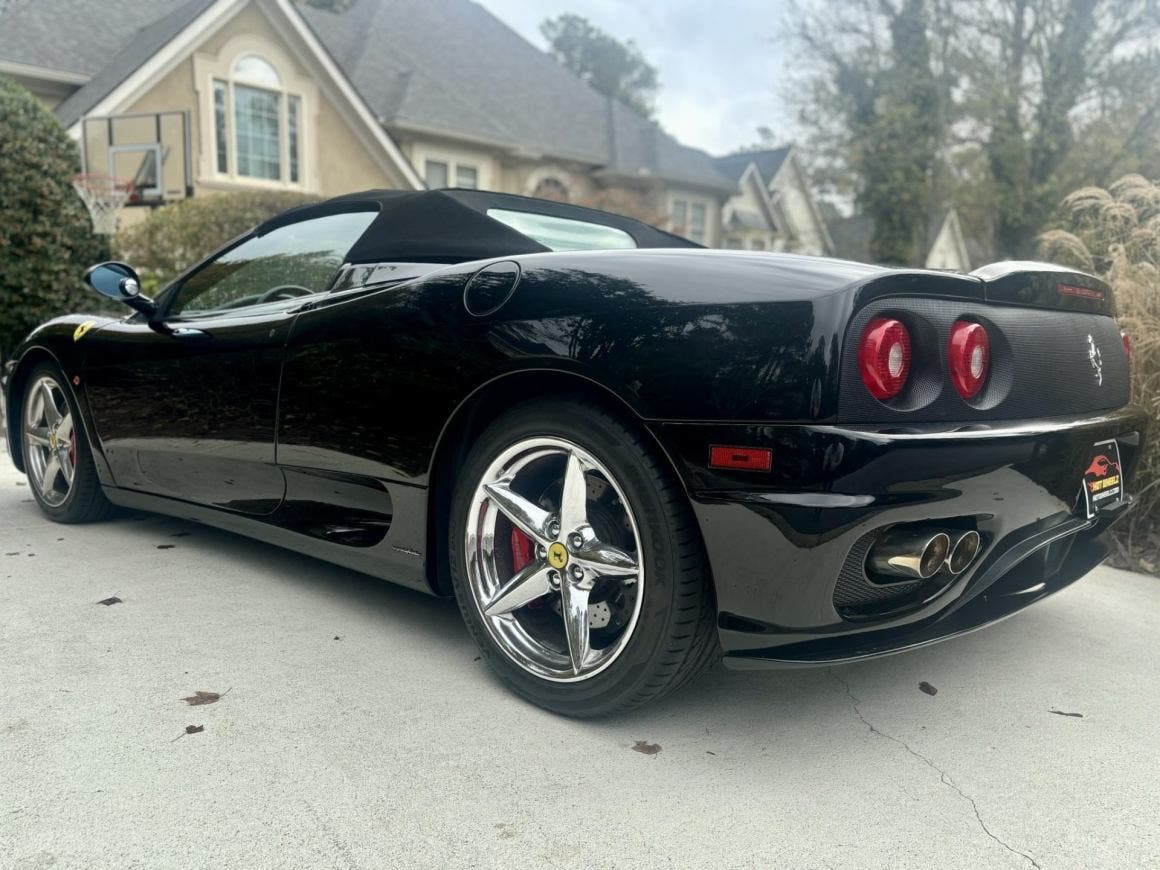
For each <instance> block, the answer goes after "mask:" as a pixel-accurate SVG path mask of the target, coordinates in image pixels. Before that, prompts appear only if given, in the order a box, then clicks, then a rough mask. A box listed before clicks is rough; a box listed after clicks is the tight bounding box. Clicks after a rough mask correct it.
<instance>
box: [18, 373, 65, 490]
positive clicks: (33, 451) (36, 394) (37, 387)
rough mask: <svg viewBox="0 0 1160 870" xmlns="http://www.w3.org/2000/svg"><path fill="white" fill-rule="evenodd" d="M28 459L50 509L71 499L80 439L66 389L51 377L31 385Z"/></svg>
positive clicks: (26, 440) (34, 481) (27, 396)
mask: <svg viewBox="0 0 1160 870" xmlns="http://www.w3.org/2000/svg"><path fill="white" fill-rule="evenodd" d="M24 456H25V463H26V468H27V471H28V479H29V482H30V483H31V485H32V486H33V487H34V488H35V489H36V493H37V495H38V496H39V498H40V499H41V501H43V502H44V503H45V504H46V505H48V506H49V507H59V506H60V505H62V504H63V503H64V501H65V499H67V498H68V494H69V491H70V490H71V489H72V485H73V477H74V475H75V472H76V462H77V439H76V431H75V429H74V421H73V415H72V411H71V409H70V408H69V404H68V400H67V399H66V398H65V394H64V390H63V388H62V387H61V385H60V384H59V383H57V381H56V380H55V379H54V378H53V377H52V376H50V375H41V376H40V377H38V378H36V380H35V381H33V382H32V384H31V385H30V386H29V389H28V392H27V393H26V394H25V401H24Z"/></svg>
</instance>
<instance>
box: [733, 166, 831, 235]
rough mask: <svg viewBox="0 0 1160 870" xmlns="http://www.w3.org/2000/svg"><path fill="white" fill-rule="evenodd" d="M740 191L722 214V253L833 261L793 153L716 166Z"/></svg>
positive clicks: (820, 219) (823, 226)
mask: <svg viewBox="0 0 1160 870" xmlns="http://www.w3.org/2000/svg"><path fill="white" fill-rule="evenodd" d="M714 164H715V165H716V166H717V169H718V170H719V171H720V172H721V173H722V174H724V175H726V176H728V177H729V178H730V179H732V180H733V182H734V184H736V185H737V187H736V190H735V192H734V194H733V196H731V197H730V198H729V199H728V200H727V201H726V203H725V206H724V209H723V210H722V216H721V225H722V234H721V235H722V239H721V244H722V247H726V248H744V249H746V250H753V251H794V252H797V253H802V254H818V255H823V256H832V255H833V254H834V244H833V241H832V240H831V239H830V233H829V230H828V228H827V226H826V221H825V220H824V218H823V216H822V212H821V210H820V208H819V207H818V202H817V200H816V199H815V198H814V195H813V193H812V192H811V190H810V187H809V181H808V179H807V177H806V174H805V171H804V170H803V168H802V165H801V161H800V160H799V158H798V156H797V153H796V152H795V150H794V149H793V148H792V147H785V148H773V149H766V150H761V151H744V152H738V153H736V154H728V155H726V156H724V157H718V158H717V159H716V160H714Z"/></svg>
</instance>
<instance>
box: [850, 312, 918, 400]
mask: <svg viewBox="0 0 1160 870" xmlns="http://www.w3.org/2000/svg"><path fill="white" fill-rule="evenodd" d="M858 368H859V369H860V370H861V371H862V380H863V382H865V384H866V389H868V390H869V391H870V395H872V396H873V397H874V398H875V399H880V400H885V399H893V398H894V397H895V396H897V395H898V394H899V393H901V392H902V388H903V387H905V386H906V378H907V376H908V375H909V374H910V333H909V332H907V330H906V327H905V326H904V325H903V324H902V321H900V320H895V319H893V318H891V317H875V318H874V319H873V320H871V321H870V322H869V323H867V324H866V328H865V329H864V330H863V331H862V344H861V345H860V346H859V348H858Z"/></svg>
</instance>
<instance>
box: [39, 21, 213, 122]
mask: <svg viewBox="0 0 1160 870" xmlns="http://www.w3.org/2000/svg"><path fill="white" fill-rule="evenodd" d="M214 2H216V0H184V2H180V3H178V4H177V5H175V6H174V7H173V8H172V9H171V10H170V12H169V14H167V15H164V16H162V17H161V18H159V19H157V20H156V21H154V22H152V23H151V24H149V25H147V26H145V27H142V28H141V29H140V30H138V31H136V32H135V33H132V34H130V35H129V36H128V37H126V38H125V40H124V41H123V44H124V48H122V49H121V50H120V51H119V52H117V53H116V54H114V55H113V57H112V59H109V60H108V61H107V63H106V64H105V65H104V66H103V67H101V68H100V69H99V70H98V71H97V73H96V74H95V75H94V76H93V77H92V78H91V79H89V80H88V82H87V83H85V84H84V85H82V86H81V87H80V89H79V90H77V91H75V92H74V93H73V94H71V95H70V96H69V97H68V99H66V100H64V101H63V102H62V103H61V104H60V105H59V106H57V107H56V108H55V109H54V110H53V112H54V114H55V115H56V117H57V119H59V121H60V122H61V124H63V125H64V126H65V127H71V126H72V125H73V124H75V123H76V122H77V121H79V120H80V119H81V118H82V117H84V115H85V114H86V113H87V112H88V111H90V110H91V109H92V108H93V107H94V106H96V105H97V103H99V102H100V101H101V100H102V99H104V98H105V97H106V96H107V95H108V94H110V93H111V92H112V91H113V89H114V88H116V87H117V85H119V84H121V82H123V81H125V79H127V78H128V77H129V76H130V75H131V74H132V72H133V71H134V70H135V69H137V68H138V67H139V66H141V64H143V63H145V61H147V60H148V59H149V58H151V57H152V56H153V55H155V54H156V53H157V52H158V50H160V49H161V48H163V47H164V46H165V45H168V44H169V42H170V40H172V39H173V37H175V36H176V35H177V34H179V33H180V32H181V31H183V30H184V29H185V28H186V27H188V26H189V25H190V24H191V23H192V22H193V21H194V20H196V19H197V18H198V16H200V15H201V14H202V13H203V12H205V11H206V10H207V9H209V7H211V6H212V5H213V4H214Z"/></svg>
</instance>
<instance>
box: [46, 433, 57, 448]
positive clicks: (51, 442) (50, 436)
mask: <svg viewBox="0 0 1160 870" xmlns="http://www.w3.org/2000/svg"><path fill="white" fill-rule="evenodd" d="M48 446H49V447H51V448H52V449H53V450H56V433H55V432H49V433H48Z"/></svg>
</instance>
